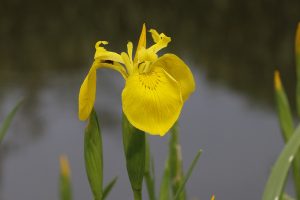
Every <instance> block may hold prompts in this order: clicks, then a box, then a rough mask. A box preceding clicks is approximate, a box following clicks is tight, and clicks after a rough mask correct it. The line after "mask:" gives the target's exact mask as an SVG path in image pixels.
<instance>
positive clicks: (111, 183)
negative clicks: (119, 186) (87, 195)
mask: <svg viewBox="0 0 300 200" xmlns="http://www.w3.org/2000/svg"><path fill="white" fill-rule="evenodd" d="M117 180H118V177H115V178H114V179H113V180H112V181H111V182H109V184H108V185H107V186H106V187H105V188H104V190H103V198H102V199H103V200H104V199H106V197H107V196H108V194H109V193H110V191H111V189H112V188H113V187H114V186H115V184H116V182H117Z"/></svg>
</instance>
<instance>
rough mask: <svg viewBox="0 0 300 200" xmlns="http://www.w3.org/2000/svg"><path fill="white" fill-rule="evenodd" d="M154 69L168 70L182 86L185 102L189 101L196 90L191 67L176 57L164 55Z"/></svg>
mask: <svg viewBox="0 0 300 200" xmlns="http://www.w3.org/2000/svg"><path fill="white" fill-rule="evenodd" d="M152 67H154V68H155V67H161V68H163V69H164V70H166V71H167V72H168V73H169V74H170V75H171V76H172V77H173V78H174V79H175V80H176V81H177V82H178V83H179V85H180V88H181V94H182V98H183V100H184V101H185V100H187V99H188V97H189V96H190V94H191V93H192V92H194V90H195V87H196V86H195V80H194V77H193V74H192V72H191V70H190V69H189V67H188V66H187V65H186V64H185V63H184V62H183V61H182V60H181V59H180V58H179V57H177V56H176V55H174V54H164V55H163V56H161V57H159V58H158V60H157V61H156V62H154V63H153V64H152Z"/></svg>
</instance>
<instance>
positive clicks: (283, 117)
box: [274, 71, 300, 199]
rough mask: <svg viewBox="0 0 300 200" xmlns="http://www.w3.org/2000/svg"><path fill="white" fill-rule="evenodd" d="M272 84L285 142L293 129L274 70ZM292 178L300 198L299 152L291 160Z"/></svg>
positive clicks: (285, 99) (288, 107) (280, 84)
mask: <svg viewBox="0 0 300 200" xmlns="http://www.w3.org/2000/svg"><path fill="white" fill-rule="evenodd" d="M274 85H275V99H276V103H277V111H278V117H279V123H280V127H281V132H282V135H283V138H284V141H285V142H287V141H288V140H289V139H290V138H291V136H292V134H293V131H294V123H293V117H292V112H291V109H290V105H289V102H288V99H287V96H286V93H285V90H284V87H283V85H282V83H281V79H280V74H279V72H278V71H275V74H274ZM293 178H294V183H295V190H296V194H297V197H298V199H300V154H299V153H297V154H296V155H295V159H294V161H293Z"/></svg>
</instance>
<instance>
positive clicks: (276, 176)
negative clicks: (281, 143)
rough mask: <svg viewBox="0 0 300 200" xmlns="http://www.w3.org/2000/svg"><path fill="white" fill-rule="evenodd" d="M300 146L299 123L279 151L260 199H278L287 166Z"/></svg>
mask: <svg viewBox="0 0 300 200" xmlns="http://www.w3.org/2000/svg"><path fill="white" fill-rule="evenodd" d="M299 147H300V125H299V126H298V127H297V128H296V130H295V131H294V133H293V135H292V137H291V138H290V139H289V141H288V142H287V144H286V145H285V147H284V148H283V150H282V151H281V153H280V155H279V157H278V159H277V161H276V163H275V165H274V166H273V168H272V171H271V174H270V176H269V179H268V181H267V184H266V187H265V191H264V194H263V198H262V200H279V199H280V198H281V197H282V192H283V187H284V184H285V180H286V177H287V175H288V171H289V168H290V166H291V163H292V161H293V160H294V158H295V155H296V153H297V152H298V150H299Z"/></svg>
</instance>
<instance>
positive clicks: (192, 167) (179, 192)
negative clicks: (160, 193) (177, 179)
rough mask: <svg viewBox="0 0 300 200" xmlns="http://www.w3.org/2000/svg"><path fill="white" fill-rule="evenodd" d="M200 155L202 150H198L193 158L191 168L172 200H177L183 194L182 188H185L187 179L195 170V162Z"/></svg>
mask: <svg viewBox="0 0 300 200" xmlns="http://www.w3.org/2000/svg"><path fill="white" fill-rule="evenodd" d="M201 154H202V150H201V149H200V150H199V151H198V153H197V155H196V156H195V158H194V160H193V162H192V164H191V166H190V167H189V170H188V172H187V174H186V176H185V177H184V179H183V182H182V183H181V185H180V186H179V188H178V191H177V193H176V195H175V198H174V200H176V199H178V198H179V197H180V194H181V193H182V192H183V189H184V187H185V184H186V183H187V181H188V180H189V178H190V176H191V174H192V172H193V170H194V168H195V166H196V164H197V162H198V160H199V158H200V156H201Z"/></svg>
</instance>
